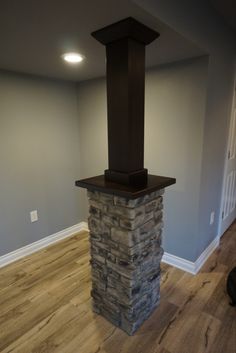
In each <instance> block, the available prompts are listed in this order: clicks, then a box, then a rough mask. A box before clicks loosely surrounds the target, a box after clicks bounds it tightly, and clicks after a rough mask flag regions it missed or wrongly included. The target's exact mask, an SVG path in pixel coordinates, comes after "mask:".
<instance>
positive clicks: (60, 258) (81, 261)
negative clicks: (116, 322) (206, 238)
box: [0, 223, 236, 353]
mask: <svg viewBox="0 0 236 353" xmlns="http://www.w3.org/2000/svg"><path fill="white" fill-rule="evenodd" d="M88 248H89V243H88V234H87V233H85V232H84V233H81V234H78V235H76V236H73V237H71V238H69V239H66V240H64V241H62V242H60V243H57V244H56V245H54V246H51V247H49V248H47V249H44V250H42V251H40V252H38V253H36V254H33V255H31V256H28V257H26V258H24V259H23V260H20V261H18V262H15V263H14V264H11V265H9V266H7V267H4V268H2V269H0V352H1V353H29V352H30V353H72V352H73V353H236V308H233V307H231V306H229V305H228V302H229V298H228V297H227V294H226V291H225V282H226V276H227V273H228V271H229V270H230V269H231V268H232V267H233V266H236V223H234V224H233V225H232V226H231V227H230V229H229V230H228V231H227V232H226V233H225V235H224V236H223V237H222V240H221V244H220V247H219V248H218V249H217V250H216V251H215V252H214V253H213V255H212V256H211V257H210V258H209V260H208V261H207V263H206V264H205V265H204V268H203V269H202V270H201V272H200V273H199V274H198V275H196V276H193V275H190V274H188V273H185V272H183V271H181V270H178V269H175V268H173V267H171V266H168V265H163V266H162V268H163V275H162V285H161V298H162V299H161V304H160V306H159V307H158V308H157V310H156V311H155V312H154V313H153V314H152V316H151V317H150V318H149V320H147V321H146V322H145V323H144V325H143V326H142V327H141V328H140V329H139V330H138V332H137V333H136V334H135V335H134V336H133V337H129V336H127V335H126V334H125V333H124V332H123V331H121V330H120V329H118V328H115V327H113V326H112V325H111V324H110V323H109V322H108V321H106V320H105V319H103V318H102V317H101V316H98V315H96V314H94V313H93V312H92V311H91V301H90V269H89V253H88Z"/></svg>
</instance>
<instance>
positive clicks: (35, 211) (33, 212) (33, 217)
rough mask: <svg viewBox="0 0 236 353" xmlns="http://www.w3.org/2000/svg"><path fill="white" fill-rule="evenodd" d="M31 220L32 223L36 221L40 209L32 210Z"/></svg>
mask: <svg viewBox="0 0 236 353" xmlns="http://www.w3.org/2000/svg"><path fill="white" fill-rule="evenodd" d="M30 220H31V223H33V222H36V221H37V220H38V211H37V210H34V211H31V212H30Z"/></svg>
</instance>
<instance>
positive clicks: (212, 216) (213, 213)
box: [210, 212, 215, 225]
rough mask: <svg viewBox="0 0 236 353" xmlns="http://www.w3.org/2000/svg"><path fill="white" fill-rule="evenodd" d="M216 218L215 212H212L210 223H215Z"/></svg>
mask: <svg viewBox="0 0 236 353" xmlns="http://www.w3.org/2000/svg"><path fill="white" fill-rule="evenodd" d="M214 218H215V212H211V217H210V225H212V224H213V223H214Z"/></svg>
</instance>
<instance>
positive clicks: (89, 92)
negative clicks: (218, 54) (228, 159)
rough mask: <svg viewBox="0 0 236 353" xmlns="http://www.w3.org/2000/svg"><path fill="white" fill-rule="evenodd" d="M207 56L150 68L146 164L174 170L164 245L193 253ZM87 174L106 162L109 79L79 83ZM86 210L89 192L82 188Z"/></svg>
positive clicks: (84, 170) (99, 170)
mask: <svg viewBox="0 0 236 353" xmlns="http://www.w3.org/2000/svg"><path fill="white" fill-rule="evenodd" d="M207 68H208V60H207V58H199V59H195V60H190V61H183V62H180V63H176V64H172V65H167V66H162V67H159V68H156V69H154V70H151V71H149V72H148V73H147V74H146V94H145V96H146V98H145V99H146V103H145V104H146V109H145V167H147V168H148V169H149V173H152V174H159V175H166V176H173V177H176V178H177V184H176V185H174V186H172V187H170V188H168V189H167V190H166V196H165V236H164V245H165V250H166V251H167V252H170V253H172V254H175V255H177V256H180V257H184V258H186V259H190V260H191V259H194V256H195V253H196V244H195V242H196V236H197V222H198V201H199V192H200V190H199V187H200V176H201V158H202V144H203V128H204V115H205V98H206V82H207ZM78 109H79V122H80V139H79V140H80V151H81V170H82V174H83V177H89V176H93V175H98V174H102V173H103V171H104V169H106V168H107V132H106V129H107V125H106V92H105V80H104V79H100V80H92V81H88V82H85V83H82V84H79V85H78ZM82 197H83V200H84V205H85V207H84V216H86V214H87V213H86V212H87V204H86V193H85V191H82Z"/></svg>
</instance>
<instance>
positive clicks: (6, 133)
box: [0, 72, 82, 255]
mask: <svg viewBox="0 0 236 353" xmlns="http://www.w3.org/2000/svg"><path fill="white" fill-rule="evenodd" d="M78 130H79V127H78V116H77V97H76V89H75V86H74V85H73V84H65V83H60V82H56V81H49V80H43V79H37V78H33V77H27V76H20V75H14V74H9V73H4V72H0V161H1V170H0V255H3V254H5V253H8V252H10V251H12V250H15V249H18V248H20V247H22V246H24V245H26V244H29V243H32V242H34V241H36V240H39V239H40V238H42V237H45V236H47V235H50V234H53V233H55V232H57V231H60V230H62V229H64V228H67V227H69V226H72V225H74V224H76V223H78V221H79V220H81V219H82V218H81V217H80V214H79V207H80V205H79V197H78V195H79V190H78V188H75V186H74V181H75V180H76V179H77V178H78V177H79V162H80V161H79V155H78V154H79V139H78ZM35 209H37V210H38V215H39V221H38V222H35V223H31V222H30V214H29V213H30V211H31V210H35Z"/></svg>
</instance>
